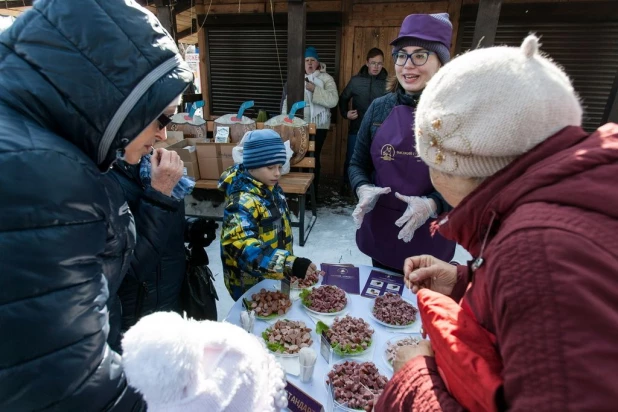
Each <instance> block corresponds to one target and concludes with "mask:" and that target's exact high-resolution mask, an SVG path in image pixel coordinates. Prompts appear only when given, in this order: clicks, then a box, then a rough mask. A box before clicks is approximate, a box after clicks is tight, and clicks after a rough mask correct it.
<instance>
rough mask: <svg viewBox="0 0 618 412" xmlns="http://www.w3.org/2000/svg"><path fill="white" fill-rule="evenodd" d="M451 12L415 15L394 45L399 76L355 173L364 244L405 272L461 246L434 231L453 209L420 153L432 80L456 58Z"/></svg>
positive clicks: (377, 107) (372, 116) (355, 160)
mask: <svg viewBox="0 0 618 412" xmlns="http://www.w3.org/2000/svg"><path fill="white" fill-rule="evenodd" d="M452 31H453V26H452V24H451V22H450V21H449V16H448V14H447V13H440V14H411V15H409V16H408V17H406V18H405V20H404V21H403V23H402V25H401V29H400V31H399V36H398V37H397V38H396V39H395V40H393V41H392V42H391V46H393V54H392V56H393V62H394V63H395V74H396V76H395V77H393V78H391V79H390V80H389V82H388V83H387V89H388V91H389V92H390V93H389V94H387V95H385V96H383V97H381V98H378V99H376V100H374V101H373V103H371V105H370V106H369V109H368V110H367V113H366V114H365V117H364V118H363V122H362V123H361V126H360V129H359V131H358V137H357V142H356V146H355V149H354V154H353V155H352V159H351V161H350V168H349V177H350V182H351V184H352V188H353V189H354V191H355V192H356V194H357V196H358V199H359V201H358V205H357V206H356V209H355V210H354V212H353V213H352V217H353V218H354V223H355V224H356V227H357V229H358V231H357V233H356V243H357V245H358V247H359V249H360V250H361V251H362V252H363V253H365V254H366V255H368V256H370V257H371V258H372V260H373V266H375V267H381V268H385V269H389V270H392V271H396V272H401V273H403V272H402V270H403V263H404V260H405V259H406V258H407V257H409V256H415V255H422V254H429V255H433V256H436V257H438V256H439V257H440V259H442V260H446V261H448V260H450V259H451V258H452V257H453V254H454V252H455V243H454V242H451V241H447V240H446V239H444V238H443V237H441V236H440V235H439V234H436V235H434V236H432V235H431V233H430V231H429V224H430V218H432V217H433V218H435V217H437V216H438V215H439V214H441V213H442V212H443V211H445V208H446V207H448V205H447V204H446V202H444V199H443V198H442V196H441V195H440V194H439V193H438V192H436V190H435V189H434V187H433V185H432V184H431V180H430V178H429V170H428V168H427V166H426V165H425V164H424V163H423V162H422V161H420V160H419V159H418V158H417V157H416V149H415V142H414V131H413V125H414V114H415V111H416V105H417V103H418V100H419V98H420V96H421V93H422V92H423V89H424V88H425V85H426V84H427V82H428V81H429V80H430V79H431V78H432V77H433V75H434V74H436V73H437V71H438V70H439V69H440V67H442V66H443V65H444V64H446V63H448V61H449V60H450V52H449V47H450V45H451V35H452Z"/></svg>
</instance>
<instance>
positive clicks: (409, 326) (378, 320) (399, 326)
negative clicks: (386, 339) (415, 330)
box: [369, 299, 421, 329]
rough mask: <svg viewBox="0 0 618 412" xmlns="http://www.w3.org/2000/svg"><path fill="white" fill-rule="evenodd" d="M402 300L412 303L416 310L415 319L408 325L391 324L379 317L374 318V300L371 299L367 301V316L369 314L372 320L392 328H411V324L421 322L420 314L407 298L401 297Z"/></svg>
mask: <svg viewBox="0 0 618 412" xmlns="http://www.w3.org/2000/svg"><path fill="white" fill-rule="evenodd" d="M402 300H403V301H405V302H407V303H409V304H410V305H412V306H413V307H414V308H415V309H416V310H417V312H416V320H415V321H414V322H412V323H410V324H408V325H391V324H390V323H386V322H384V321H381V320H380V319H378V318H376V316H375V315H374V314H373V306H374V304H375V302H374V300H373V299H371V301H370V302H369V316H371V318H372V319H373V320H375V321H376V322H378V323H379V324H380V325H383V326H386V327H387V328H393V329H408V328H411V327H413V326H416V325H417V324H419V325H420V323H421V316H420V314H419V313H418V308H417V307H416V306H415V305H414V304H413V303H412V302H410V301H409V300H407V299H402Z"/></svg>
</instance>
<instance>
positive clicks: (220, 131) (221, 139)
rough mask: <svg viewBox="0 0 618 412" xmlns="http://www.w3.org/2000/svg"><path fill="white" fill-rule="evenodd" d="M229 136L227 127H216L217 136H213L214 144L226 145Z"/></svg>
mask: <svg viewBox="0 0 618 412" xmlns="http://www.w3.org/2000/svg"><path fill="white" fill-rule="evenodd" d="M229 136H230V128H229V127H227V126H218V127H217V134H216V135H215V143H227V142H228V137H229Z"/></svg>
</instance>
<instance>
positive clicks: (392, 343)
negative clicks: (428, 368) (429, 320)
mask: <svg viewBox="0 0 618 412" xmlns="http://www.w3.org/2000/svg"><path fill="white" fill-rule="evenodd" d="M421 340H423V336H422V335H421V334H420V333H411V334H409V335H400V336H395V337H393V338H390V339H389V340H388V341H386V344H385V345H384V351H383V352H382V355H383V359H384V363H385V364H386V365H387V366H388V367H389V369H390V370H393V361H394V360H395V356H396V355H397V351H398V350H399V348H402V347H404V346H417V345H418V343H419V342H420V341H421Z"/></svg>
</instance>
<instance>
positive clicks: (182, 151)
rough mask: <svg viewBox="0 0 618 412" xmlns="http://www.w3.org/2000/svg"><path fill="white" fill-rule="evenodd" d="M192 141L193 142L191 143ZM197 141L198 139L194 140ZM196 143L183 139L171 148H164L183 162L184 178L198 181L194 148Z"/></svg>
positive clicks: (198, 172)
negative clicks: (187, 177) (171, 151)
mask: <svg viewBox="0 0 618 412" xmlns="http://www.w3.org/2000/svg"><path fill="white" fill-rule="evenodd" d="M192 140H193V141H192ZM195 140H199V139H195ZM195 143H196V141H194V139H184V140H181V141H180V142H178V143H175V144H173V145H171V146H168V147H166V149H167V150H173V151H175V152H176V153H178V155H179V156H180V158H181V159H182V161H183V162H184V167H185V169H184V174H185V176H189V177H192V178H194V179H195V180H199V179H200V169H199V166H198V160H197V150H196V147H195Z"/></svg>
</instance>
